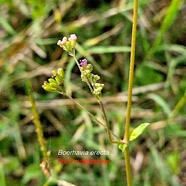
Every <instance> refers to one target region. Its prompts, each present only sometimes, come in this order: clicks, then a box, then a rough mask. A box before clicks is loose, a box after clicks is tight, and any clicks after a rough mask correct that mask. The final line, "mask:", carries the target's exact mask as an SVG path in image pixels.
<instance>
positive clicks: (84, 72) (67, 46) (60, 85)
mask: <svg viewBox="0 0 186 186" xmlns="http://www.w3.org/2000/svg"><path fill="white" fill-rule="evenodd" d="M76 42H77V36H76V35H75V34H71V35H70V37H68V38H67V37H63V39H62V40H59V41H58V42H57V45H59V46H60V47H61V48H62V49H63V50H64V51H66V52H67V53H68V54H69V55H70V56H71V57H73V59H74V60H75V62H76V65H77V66H78V68H79V71H80V73H81V80H82V81H83V82H85V83H86V84H87V86H88V87H89V89H90V92H91V93H92V95H93V96H94V97H95V98H96V100H97V102H98V104H99V106H100V108H101V111H102V114H103V118H104V121H105V123H103V122H101V121H99V120H98V119H96V117H95V116H94V115H93V114H92V113H90V112H89V111H88V110H87V109H86V108H85V107H84V106H82V105H81V104H80V103H78V102H77V101H76V100H75V99H73V98H72V97H71V96H70V95H68V94H67V92H66V91H65V88H64V71H63V69H62V68H59V69H57V70H56V71H53V72H52V76H51V78H49V79H48V81H45V82H44V84H43V85H42V87H43V88H44V89H45V90H46V91H49V92H57V93H59V94H62V95H63V96H66V97H68V98H70V99H71V100H73V101H74V102H75V103H76V104H77V105H78V106H79V107H80V108H82V109H84V110H85V111H86V112H87V113H88V114H89V115H90V116H91V117H92V118H93V120H94V121H95V122H96V123H97V124H99V125H102V126H103V127H105V128H106V131H107V136H108V140H109V141H110V142H111V143H115V144H118V145H119V146H118V147H119V149H121V150H122V151H123V152H124V155H125V159H126V158H129V157H128V156H129V149H128V146H129V143H130V142H131V141H133V140H135V139H136V138H137V137H139V136H140V135H141V134H142V132H143V131H144V129H145V128H146V127H147V126H148V125H149V123H142V124H140V125H138V126H137V127H136V128H135V129H133V130H132V131H131V130H130V131H129V130H128V133H127V135H128V136H129V139H128V140H127V139H126V138H125V137H124V139H120V138H119V137H117V135H115V134H114V133H113V132H112V131H111V130H110V125H109V122H108V119H107V115H106V111H105V108H104V105H103V103H102V99H101V94H102V90H103V88H104V84H103V83H100V82H99V80H100V76H98V75H96V74H93V66H92V65H91V64H90V63H89V62H88V61H87V59H82V60H79V62H78V60H77V58H76V51H75V47H76ZM129 73H131V70H130V72H129ZM129 76H130V75H129ZM129 81H130V78H129ZM129 85H130V82H129ZM129 99H131V98H130V97H129ZM129 103H130V101H129ZM130 104H131V103H130ZM128 119H129V118H128ZM113 137H114V138H115V139H113ZM125 162H126V163H125V165H126V174H127V176H126V177H127V178H126V179H127V185H128V186H130V185H132V176H131V173H130V172H131V168H130V160H127V161H125ZM128 174H129V175H128Z"/></svg>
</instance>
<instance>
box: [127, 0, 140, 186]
mask: <svg viewBox="0 0 186 186" xmlns="http://www.w3.org/2000/svg"><path fill="white" fill-rule="evenodd" d="M137 17H138V0H134V8H133V25H132V39H131V55H130V70H129V84H128V103H127V113H126V124H125V132H124V140H125V141H126V142H129V137H130V136H129V135H130V115H131V106H132V86H133V77H134V62H135V46H136V27H137ZM124 156H125V166H126V177H127V185H128V186H131V185H132V174H131V165H130V152H129V146H127V148H125V150H124Z"/></svg>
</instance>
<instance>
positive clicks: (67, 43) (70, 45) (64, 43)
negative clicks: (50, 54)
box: [57, 34, 77, 56]
mask: <svg viewBox="0 0 186 186" xmlns="http://www.w3.org/2000/svg"><path fill="white" fill-rule="evenodd" d="M76 40H77V37H76V35H75V34H71V35H70V37H69V38H68V39H67V37H63V39H62V40H59V41H58V42H57V45H59V46H60V47H61V48H63V50H65V51H66V52H68V54H69V55H70V56H74V54H75V46H76Z"/></svg>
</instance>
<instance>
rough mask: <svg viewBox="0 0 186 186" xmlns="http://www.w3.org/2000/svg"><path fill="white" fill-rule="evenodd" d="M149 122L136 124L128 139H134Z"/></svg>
mask: <svg viewBox="0 0 186 186" xmlns="http://www.w3.org/2000/svg"><path fill="white" fill-rule="evenodd" d="M149 124H150V123H142V124H140V125H139V126H137V127H136V128H135V129H134V130H132V132H131V133H130V137H129V141H133V140H135V139H136V138H137V137H138V136H140V135H141V134H142V132H143V131H144V130H145V128H146V127H147V126H148V125H149Z"/></svg>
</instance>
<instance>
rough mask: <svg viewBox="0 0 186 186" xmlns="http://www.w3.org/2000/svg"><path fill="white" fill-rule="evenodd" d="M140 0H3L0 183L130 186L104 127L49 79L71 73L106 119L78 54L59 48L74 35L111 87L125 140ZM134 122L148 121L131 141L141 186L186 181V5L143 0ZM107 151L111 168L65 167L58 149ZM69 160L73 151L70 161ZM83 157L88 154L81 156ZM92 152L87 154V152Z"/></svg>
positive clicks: (76, 93) (111, 103)
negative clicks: (53, 89)
mask: <svg viewBox="0 0 186 186" xmlns="http://www.w3.org/2000/svg"><path fill="white" fill-rule="evenodd" d="M132 7H133V1H132V0H116V1H115V0H104V1H101V0H93V1H91V0H78V1H76V0H68V1H67V0H53V1H52V0H43V1H36V0H25V1H23V0H17V1H12V0H1V1H0V185H1V186H17V185H18V186H19V185H28V186H41V185H57V181H56V180H65V181H66V182H68V183H66V182H65V183H62V182H61V183H58V185H67V184H70V183H71V184H74V185H78V186H79V185H80V186H81V185H82V186H84V185H90V186H94V185H98V186H99V185H104V186H120V185H126V180H125V168H124V160H123V154H122V153H121V151H120V150H119V149H118V147H117V145H112V144H110V143H109V142H108V140H107V136H106V131H105V129H104V128H102V127H100V126H98V125H97V124H96V123H94V122H93V121H92V120H91V118H90V117H89V115H88V114H87V113H86V112H84V111H83V110H81V109H80V108H78V107H77V106H76V105H75V104H74V103H73V102H72V101H71V100H69V99H66V98H64V97H62V96H61V95H58V94H56V93H48V92H45V91H44V90H43V89H42V87H41V86H42V84H43V82H44V81H45V80H47V78H49V77H50V76H51V72H52V70H56V69H57V68H59V67H62V68H63V69H64V70H65V88H66V91H67V92H68V93H69V94H70V95H72V97H74V98H77V99H78V100H79V101H80V102H81V104H82V105H84V106H85V107H86V108H87V109H88V110H89V111H91V112H92V113H93V114H94V115H95V116H96V117H97V118H99V119H100V120H101V119H102V115H101V111H100V108H99V106H98V105H97V104H96V101H95V100H94V99H92V95H91V94H90V93H89V90H88V88H87V87H86V85H85V84H84V83H83V82H81V78H80V73H79V71H78V68H77V67H76V66H75V63H74V62H73V60H72V59H71V58H70V56H68V55H67V54H66V53H65V52H63V51H62V49H61V48H60V47H58V46H57V45H56V43H57V41H58V40H59V39H62V37H63V36H69V34H71V33H75V34H76V35H77V37H78V45H77V47H76V50H77V56H78V58H87V60H88V61H89V62H90V63H91V64H92V65H93V66H94V72H93V73H94V74H98V75H99V76H101V80H100V82H101V83H104V84H105V88H104V91H103V95H102V100H103V103H104V105H105V109H106V111H107V116H108V118H109V122H110V126H111V129H112V131H113V132H114V133H115V134H117V135H118V136H119V137H120V138H123V133H124V124H125V112H126V103H127V93H126V91H127V81H128V73H129V57H130V40H131V26H132V22H131V21H132ZM137 29H138V31H137V45H136V63H135V79H134V91H133V107H132V114H131V127H135V126H137V125H138V124H140V123H143V122H149V123H150V126H149V127H148V129H147V130H146V131H145V133H144V134H143V135H142V136H140V137H139V138H138V139H137V140H135V142H132V144H131V149H130V150H131V162H132V169H133V182H134V186H169V185H170V186H180V185H181V186H182V185H183V186H184V185H186V150H185V149H186V132H185V129H186V117H185V115H186V107H185V103H186V75H185V74H186V2H185V1H184V0H172V1H171V0H140V1H139V18H138V28H137ZM27 81H31V82H32V92H33V96H34V98H35V100H36V104H37V109H38V113H39V115H40V121H41V123H42V127H43V132H44V137H45V139H46V141H47V149H48V151H50V152H51V156H50V167H51V171H52V175H53V178H55V179H56V180H53V181H52V180H50V178H47V177H45V175H44V174H43V172H42V170H41V168H40V166H39V165H40V163H41V161H42V156H41V152H40V146H39V143H38V140H37V135H36V131H35V126H34V124H33V122H32V120H33V115H32V112H31V105H30V102H29V98H28V94H27V86H26V85H27V83H26V82H27ZM59 149H62V150H66V151H68V150H88V151H92V150H97V151H100V150H107V151H109V155H108V156H90V157H88V158H92V159H98V160H99V159H108V160H110V163H109V164H108V165H75V164H74V165H61V164H60V163H58V162H57V159H58V150H59ZM64 158H67V159H68V158H69V157H64ZM72 158H75V159H83V158H85V157H82V156H78V157H77V156H74V157H72ZM86 158H87V157H86Z"/></svg>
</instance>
